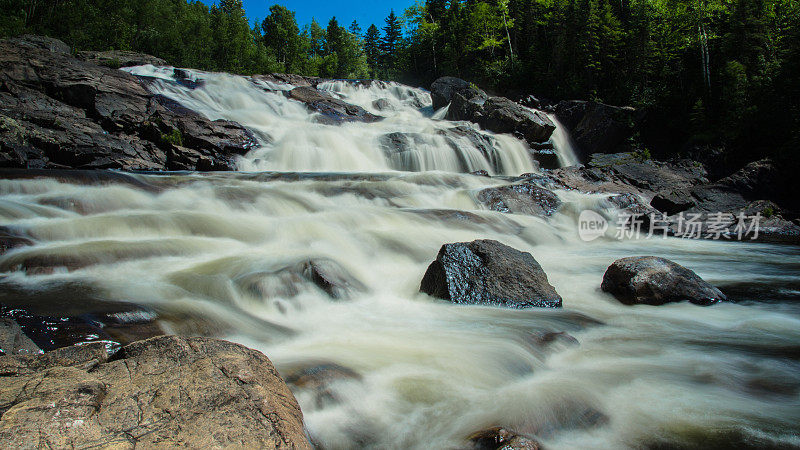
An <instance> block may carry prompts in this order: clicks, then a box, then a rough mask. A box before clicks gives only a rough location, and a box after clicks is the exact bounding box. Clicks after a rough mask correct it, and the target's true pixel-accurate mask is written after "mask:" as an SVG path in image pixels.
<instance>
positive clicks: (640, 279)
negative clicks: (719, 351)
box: [601, 256, 727, 306]
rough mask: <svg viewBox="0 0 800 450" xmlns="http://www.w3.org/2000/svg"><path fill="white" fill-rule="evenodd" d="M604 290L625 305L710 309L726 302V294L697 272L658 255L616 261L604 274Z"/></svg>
mask: <svg viewBox="0 0 800 450" xmlns="http://www.w3.org/2000/svg"><path fill="white" fill-rule="evenodd" d="M601 288H602V289H603V291H605V292H608V293H610V294H612V295H613V296H614V297H615V298H616V299H617V300H619V301H620V302H622V303H624V304H626V305H663V304H666V303H670V302H680V301H686V300H688V301H689V302H691V303H694V304H697V305H703V306H707V305H713V304H715V303H718V302H721V301H726V300H727V298H726V297H725V294H723V293H722V292H721V291H720V290H719V289H717V288H715V287H714V286H711V285H710V284H708V283H707V282H705V281H704V280H703V279H702V278H700V277H699V276H697V274H696V273H694V272H692V271H691V270H689V269H687V268H685V267H683V266H681V265H679V264H676V263H674V262H672V261H670V260H667V259H664V258H658V257H655V256H635V257H630V258H623V259H619V260H617V261H614V264H612V265H611V266H609V267H608V270H606V273H605V275H603V283H602V285H601Z"/></svg>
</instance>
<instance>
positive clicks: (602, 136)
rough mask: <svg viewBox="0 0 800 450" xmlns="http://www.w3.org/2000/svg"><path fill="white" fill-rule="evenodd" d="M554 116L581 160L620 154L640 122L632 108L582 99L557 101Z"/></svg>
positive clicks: (638, 115) (639, 117) (638, 116)
mask: <svg viewBox="0 0 800 450" xmlns="http://www.w3.org/2000/svg"><path fill="white" fill-rule="evenodd" d="M556 117H557V118H558V120H559V121H560V122H561V123H562V124H563V125H564V126H565V127H566V128H567V130H568V131H569V132H570V135H571V136H572V139H573V140H574V141H575V144H576V146H577V149H576V150H577V153H578V156H579V158H580V159H581V160H583V161H586V159H587V158H588V157H589V156H590V155H592V154H594V153H614V152H618V151H620V149H621V148H622V147H621V145H622V144H623V143H624V142H625V140H626V139H628V138H629V137H630V136H631V135H632V134H633V132H634V130H635V128H636V126H637V124H638V123H639V121H640V120H641V116H640V114H638V113H637V112H636V110H635V109H633V108H630V107H618V106H611V105H606V104H603V103H597V102H587V101H582V100H566V101H562V102H560V103H559V104H558V105H557V106H556Z"/></svg>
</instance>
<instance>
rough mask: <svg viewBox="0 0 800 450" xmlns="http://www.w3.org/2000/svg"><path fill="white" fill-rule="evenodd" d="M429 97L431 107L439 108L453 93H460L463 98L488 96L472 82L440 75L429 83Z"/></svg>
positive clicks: (442, 106)
mask: <svg viewBox="0 0 800 450" xmlns="http://www.w3.org/2000/svg"><path fill="white" fill-rule="evenodd" d="M430 90H431V99H432V100H433V109H434V110H436V109H441V108H444V107H445V106H447V104H448V103H450V102H452V101H453V96H454V95H455V94H460V95H462V96H463V97H464V98H465V99H467V100H470V99H472V98H476V97H479V98H484V99H485V98H488V96H487V95H486V93H485V92H483V91H482V90H480V89H478V88H477V87H476V86H474V85H473V84H472V83H470V82H468V81H464V80H462V79H460V78H455V77H441V78H439V79H437V80H436V81H434V82H433V84H431V89H430Z"/></svg>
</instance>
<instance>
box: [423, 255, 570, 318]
mask: <svg viewBox="0 0 800 450" xmlns="http://www.w3.org/2000/svg"><path fill="white" fill-rule="evenodd" d="M420 291H421V292H424V293H426V294H428V295H431V296H433V297H437V298H441V299H445V300H449V301H451V302H453V303H460V304H472V305H494V306H503V307H507V308H531V307H548V308H558V307H561V296H560V295H558V293H557V292H556V290H555V288H553V286H552V285H550V282H549V281H548V280H547V274H545V272H544V270H542V267H541V266H540V265H539V263H538V262H537V261H536V260H535V259H534V258H533V256H531V254H530V253H527V252H521V251H519V250H516V249H513V248H511V247H509V246H507V245H503V244H501V243H499V242H497V241H492V240H479V241H473V242H459V243H454V244H445V245H443V246H442V248H441V249H440V250H439V254H438V255H437V257H436V260H435V261H433V262H432V263H431V264H430V266H428V270H427V271H426V272H425V276H424V277H423V278H422V283H421V285H420Z"/></svg>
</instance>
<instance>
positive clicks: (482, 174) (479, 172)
mask: <svg viewBox="0 0 800 450" xmlns="http://www.w3.org/2000/svg"><path fill="white" fill-rule="evenodd" d="M469 174H470V175H475V176H476V177H491V175H489V172H487V171H485V170H483V169H481V170H476V171H473V172H470V173H469Z"/></svg>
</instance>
